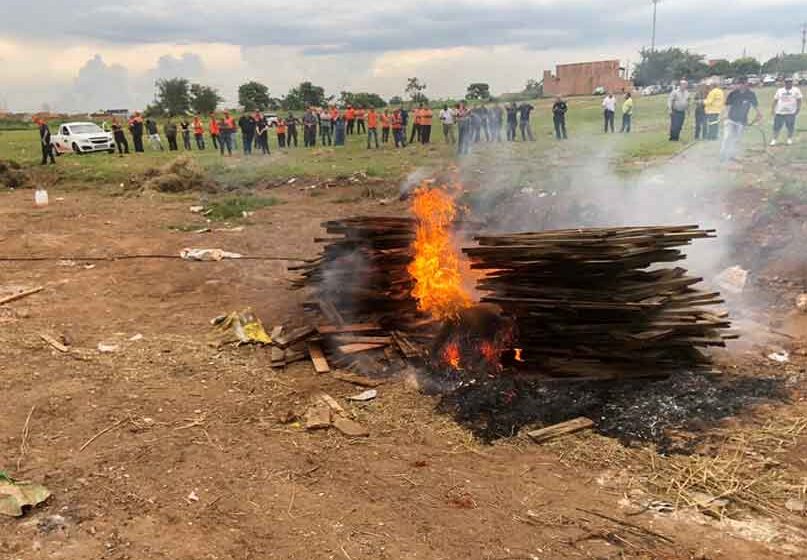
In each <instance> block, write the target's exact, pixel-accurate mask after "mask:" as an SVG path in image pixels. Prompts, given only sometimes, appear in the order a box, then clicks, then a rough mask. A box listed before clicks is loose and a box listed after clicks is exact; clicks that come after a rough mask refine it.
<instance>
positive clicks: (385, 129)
mask: <svg viewBox="0 0 807 560" xmlns="http://www.w3.org/2000/svg"><path fill="white" fill-rule="evenodd" d="M391 121H392V117H391V116H390V114H389V110H388V109H384V112H383V113H382V114H381V143H382V144H386V143H388V142H389V129H390V124H391Z"/></svg>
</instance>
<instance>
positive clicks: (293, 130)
mask: <svg viewBox="0 0 807 560" xmlns="http://www.w3.org/2000/svg"><path fill="white" fill-rule="evenodd" d="M298 124H300V119H298V118H297V117H295V116H294V115H293V114H292V113H289V116H288V117H286V147H287V148H291V143H292V142H294V147H295V148H296V147H297V125H298Z"/></svg>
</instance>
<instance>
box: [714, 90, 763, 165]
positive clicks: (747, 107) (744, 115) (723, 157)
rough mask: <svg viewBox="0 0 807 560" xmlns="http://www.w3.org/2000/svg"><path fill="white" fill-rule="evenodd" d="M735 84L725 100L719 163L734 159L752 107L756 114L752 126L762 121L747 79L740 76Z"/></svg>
mask: <svg viewBox="0 0 807 560" xmlns="http://www.w3.org/2000/svg"><path fill="white" fill-rule="evenodd" d="M737 84H738V86H737V88H736V89H735V90H734V91H732V92H731V93H730V94H729V96H728V97H727V98H726V109H727V117H726V126H725V127H724V130H723V143H722V144H721V146H720V161H722V162H726V161H729V160H733V159H736V157H737V154H738V152H739V146H740V140H742V137H743V132H745V128H746V127H747V126H748V124H749V123H748V113H749V112H750V111H751V108H752V107H753V108H754V112H755V113H756V114H755V115H754V120H753V121H752V124H756V123H757V122H759V121H760V120H761V119H762V113H761V112H760V111H759V101H758V100H757V94H755V93H754V92H753V91H751V88H750V87H748V78H746V77H745V76H740V77H739V78H737Z"/></svg>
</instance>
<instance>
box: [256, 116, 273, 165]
mask: <svg viewBox="0 0 807 560" xmlns="http://www.w3.org/2000/svg"><path fill="white" fill-rule="evenodd" d="M255 144H256V145H257V146H258V149H259V150H260V151H261V153H262V154H263V155H265V156H267V155H269V154H270V153H271V152H270V150H269V123H268V122H266V118H265V117H264V116H263V115H260V114H256V115H255Z"/></svg>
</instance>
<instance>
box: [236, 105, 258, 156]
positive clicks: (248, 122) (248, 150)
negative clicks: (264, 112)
mask: <svg viewBox="0 0 807 560" xmlns="http://www.w3.org/2000/svg"><path fill="white" fill-rule="evenodd" d="M238 128H240V129H241V139H242V140H243V144H244V155H247V156H248V155H251V154H252V145H253V144H254V143H255V119H253V118H252V115H241V118H240V119H238Z"/></svg>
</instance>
